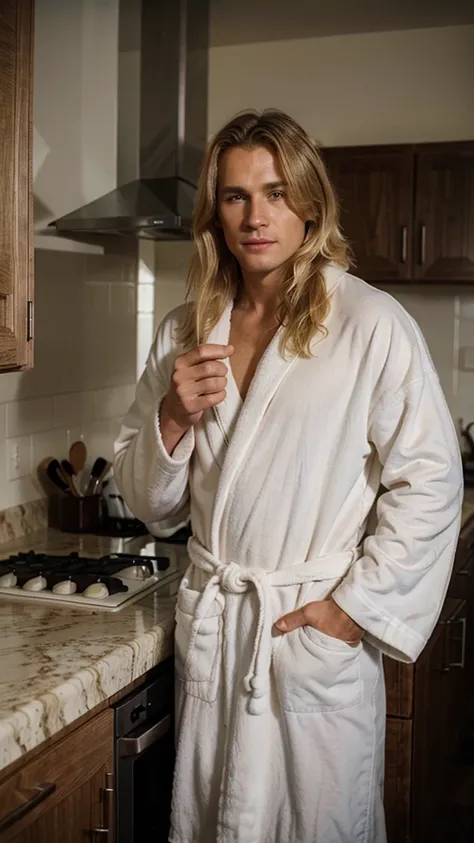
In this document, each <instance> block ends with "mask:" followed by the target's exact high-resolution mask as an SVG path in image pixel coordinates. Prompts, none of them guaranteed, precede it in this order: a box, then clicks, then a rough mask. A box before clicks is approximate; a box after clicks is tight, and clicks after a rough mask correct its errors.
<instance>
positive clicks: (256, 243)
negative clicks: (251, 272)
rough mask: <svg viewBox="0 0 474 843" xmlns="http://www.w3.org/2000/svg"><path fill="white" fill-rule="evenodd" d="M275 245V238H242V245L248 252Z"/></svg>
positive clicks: (259, 250)
mask: <svg viewBox="0 0 474 843" xmlns="http://www.w3.org/2000/svg"><path fill="white" fill-rule="evenodd" d="M274 245H275V240H244V242H243V243H242V246H243V247H244V249H247V250H248V251H249V252H263V251H265V249H268V248H269V247H270V246H274Z"/></svg>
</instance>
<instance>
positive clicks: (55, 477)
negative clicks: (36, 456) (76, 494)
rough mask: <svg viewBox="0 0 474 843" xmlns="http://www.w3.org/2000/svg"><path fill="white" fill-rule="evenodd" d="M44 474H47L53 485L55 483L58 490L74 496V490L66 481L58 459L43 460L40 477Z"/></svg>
mask: <svg viewBox="0 0 474 843" xmlns="http://www.w3.org/2000/svg"><path fill="white" fill-rule="evenodd" d="M42 472H44V473H45V474H46V476H47V477H48V478H49V480H50V481H51V483H53V484H54V486H55V487H56V488H57V489H60V490H61V491H62V492H66V494H72V489H71V487H70V485H69V483H68V482H67V481H66V478H65V476H64V474H63V472H62V469H61V466H60V464H59V462H58V460H57V459H55V458H54V457H45V459H44V460H41V462H40V464H39V466H38V474H39V476H41V473H42Z"/></svg>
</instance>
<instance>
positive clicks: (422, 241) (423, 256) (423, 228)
mask: <svg viewBox="0 0 474 843" xmlns="http://www.w3.org/2000/svg"><path fill="white" fill-rule="evenodd" d="M425 261H426V225H424V224H423V225H422V226H421V227H420V260H419V263H420V264H421V266H423V264H424V263H425Z"/></svg>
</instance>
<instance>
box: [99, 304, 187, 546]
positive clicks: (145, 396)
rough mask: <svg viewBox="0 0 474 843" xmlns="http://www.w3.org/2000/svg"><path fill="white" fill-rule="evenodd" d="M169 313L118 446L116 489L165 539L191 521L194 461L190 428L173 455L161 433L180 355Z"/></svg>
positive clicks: (158, 335)
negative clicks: (163, 409)
mask: <svg viewBox="0 0 474 843" xmlns="http://www.w3.org/2000/svg"><path fill="white" fill-rule="evenodd" d="M174 321H175V320H173V319H171V318H170V315H169V316H168V317H166V318H165V320H164V321H163V323H162V324H161V325H160V327H159V328H158V331H157V334H156V337H155V340H154V343H153V345H152V348H151V351H150V354H149V357H148V360H147V364H146V367H145V370H144V372H143V374H142V376H141V378H140V380H139V382H138V384H137V389H136V393H135V401H134V402H133V404H132V406H131V407H130V410H129V411H128V413H127V415H126V416H125V418H124V420H123V422H122V427H121V429H120V433H119V435H118V437H117V439H116V441H115V445H114V471H115V475H116V478H117V485H118V486H119V488H120V491H121V493H122V496H123V498H124V500H125V502H126V503H127V506H128V507H129V508H130V509H131V511H132V512H133V514H134V515H135V516H136V517H137V518H139V519H140V520H141V521H144V522H145V523H146V524H147V525H149V529H150V532H152V533H154V534H156V535H160V536H166V535H169V534H171V533H173V532H174V531H175V530H177V529H178V528H179V527H182V526H184V525H185V524H186V523H187V521H188V518H189V488H188V480H189V463H190V458H191V454H192V452H193V450H194V430H193V428H191V429H190V430H188V432H187V433H186V434H185V436H184V437H183V438H182V439H181V441H180V442H179V443H178V445H177V446H176V448H175V449H174V451H173V454H172V456H170V455H169V454H168V452H167V451H166V449H165V447H164V444H163V439H162V436H161V431H160V421H159V409H160V404H161V402H162V400H163V398H164V397H165V395H166V394H167V392H168V389H169V385H170V380H171V374H172V370H173V363H174V358H175V357H176V356H177V354H178V352H177V350H176V347H175V343H174V339H173V328H174V324H173V323H174Z"/></svg>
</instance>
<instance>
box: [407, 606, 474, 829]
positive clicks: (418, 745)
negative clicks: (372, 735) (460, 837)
mask: <svg viewBox="0 0 474 843" xmlns="http://www.w3.org/2000/svg"><path fill="white" fill-rule="evenodd" d="M465 613H466V604H465V601H463V600H452V599H450V598H448V599H447V600H446V601H445V604H444V607H443V611H442V614H441V619H440V622H439V623H438V624H437V627H436V629H435V632H434V633H433V636H432V638H431V639H430V642H429V644H428V645H427V648H426V651H425V653H423V655H422V657H421V658H420V660H419V661H418V662H417V664H416V669H415V705H414V728H413V738H414V739H413V772H412V775H413V785H412V810H413V843H425V841H430V843H446V840H448V839H450V836H449V834H448V832H449V824H450V816H451V812H450V800H451V795H450V786H451V784H452V775H453V770H454V761H455V750H456V744H457V738H458V734H459V710H460V703H461V702H462V699H463V696H464V693H463V687H464V682H463V677H462V674H463V668H462V664H463V652H464V644H463V637H462V636H463V630H464V628H465V625H464V621H463V619H464V618H465Z"/></svg>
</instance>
